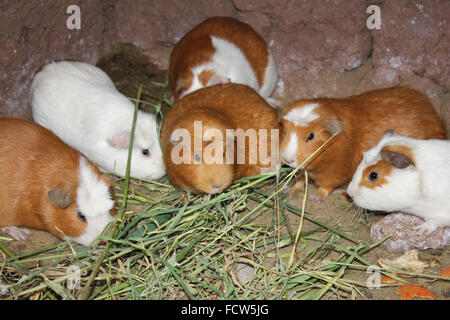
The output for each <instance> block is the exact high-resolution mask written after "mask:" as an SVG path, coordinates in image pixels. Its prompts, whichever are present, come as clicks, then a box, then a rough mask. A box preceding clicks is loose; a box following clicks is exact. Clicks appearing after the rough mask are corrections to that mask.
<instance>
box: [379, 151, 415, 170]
mask: <svg viewBox="0 0 450 320" xmlns="http://www.w3.org/2000/svg"><path fill="white" fill-rule="evenodd" d="M380 155H381V158H382V159H383V160H384V161H386V162H389V163H390V164H392V165H393V166H394V167H396V168H398V169H405V168H406V167H408V166H409V165H411V164H412V165H414V162H413V161H412V160H411V159H410V158H409V157H408V156H407V155H405V154H403V153H400V152H395V151H391V150H386V149H383V150H381V152H380Z"/></svg>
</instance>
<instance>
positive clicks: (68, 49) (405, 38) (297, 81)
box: [0, 0, 450, 129]
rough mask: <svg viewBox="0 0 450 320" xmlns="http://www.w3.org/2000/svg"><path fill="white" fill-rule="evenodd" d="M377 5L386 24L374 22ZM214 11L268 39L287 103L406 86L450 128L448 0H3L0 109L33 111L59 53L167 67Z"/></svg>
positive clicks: (21, 112)
mask: <svg viewBox="0 0 450 320" xmlns="http://www.w3.org/2000/svg"><path fill="white" fill-rule="evenodd" d="M372 4H375V5H377V6H378V8H380V17H381V25H380V28H379V29H369V28H368V27H367V20H368V19H369V18H370V17H371V16H372V14H371V13H367V8H368V7H369V6H370V5H372ZM70 5H76V6H78V8H79V9H80V10H79V16H78V18H79V22H80V25H79V27H80V29H76V28H75V29H71V28H73V27H74V24H73V22H74V21H75V20H73V19H74V16H73V14H75V13H76V12H75V11H70V10H69V12H68V7H69V6H70ZM215 15H226V16H232V17H235V18H238V19H240V20H242V21H245V22H247V23H249V24H250V25H252V26H253V27H254V28H255V29H256V30H257V31H258V32H259V33H260V34H261V35H262V36H263V37H264V38H265V39H266V40H267V42H268V43H269V44H270V45H271V48H272V51H273V54H274V56H275V59H276V62H277V66H278V69H279V72H280V76H281V79H280V82H279V85H278V87H277V89H276V93H275V96H277V97H279V98H281V99H282V100H283V101H285V102H286V103H288V102H290V101H292V100H293V99H295V98H308V97H317V96H324V95H326V96H333V97H343V96H346V95H350V94H356V93H360V92H363V91H367V90H370V89H374V88H381V87H387V86H393V85H398V84H406V85H410V86H411V87H414V88H417V89H419V90H421V91H422V92H424V93H426V94H427V95H428V96H429V97H430V98H431V100H432V101H433V104H434V106H435V107H436V109H437V110H438V112H439V113H440V114H441V116H442V117H443V118H444V119H445V121H446V123H447V127H448V128H449V129H450V93H449V90H448V89H449V87H450V74H449V70H450V61H449V48H450V35H449V31H450V26H449V21H448V20H449V17H450V2H449V1H448V0H422V1H419V0H414V1H413V0H396V1H392V0H378V1H366V0H335V1H327V0H318V1H316V0H314V1H312V0H303V1H300V0H192V1H183V0H152V1H148V0H134V1H129V0H105V1H89V0H71V1H37V0H33V1H25V0H23V1H14V0H4V1H2V2H1V4H0V21H2V23H1V25H0V43H2V45H1V46H0V75H1V82H0V116H14V117H22V118H30V106H29V102H28V91H29V87H30V84H31V80H32V76H33V73H34V72H35V71H36V70H37V69H38V68H39V67H40V66H42V65H43V64H45V63H47V62H49V61H51V60H61V59H76V60H82V61H86V62H90V63H93V64H95V63H96V61H97V60H98V58H99V56H100V55H101V54H102V53H103V52H105V51H106V50H108V48H110V46H111V45H112V44H114V43H117V42H124V43H132V44H134V45H136V46H138V47H140V48H141V49H142V50H143V51H144V52H145V54H146V55H147V56H148V57H149V59H151V60H152V61H153V62H154V63H156V64H157V65H159V66H160V67H161V68H167V66H168V57H169V54H170V50H171V48H172V47H173V45H174V44H175V43H176V42H177V40H179V39H180V38H181V37H182V36H183V34H184V33H185V32H186V31H188V30H189V29H190V28H192V27H193V26H194V25H196V24H197V23H199V22H200V21H202V20H203V19H205V18H207V17H210V16H215ZM68 26H69V27H68Z"/></svg>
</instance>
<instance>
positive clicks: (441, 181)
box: [347, 130, 450, 230]
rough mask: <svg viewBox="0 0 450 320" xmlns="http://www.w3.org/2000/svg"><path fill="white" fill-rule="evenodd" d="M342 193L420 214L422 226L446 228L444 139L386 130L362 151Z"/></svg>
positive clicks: (448, 170)
mask: <svg viewBox="0 0 450 320" xmlns="http://www.w3.org/2000/svg"><path fill="white" fill-rule="evenodd" d="M347 193H348V194H349V195H350V196H351V197H352V198H353V201H354V202H355V203H356V204H357V205H358V206H360V207H363V208H367V209H370V210H379V211H387V212H392V211H402V212H405V213H411V214H414V215H417V216H419V217H422V218H423V219H424V220H425V224H424V226H423V227H425V228H426V229H430V230H434V229H435V228H437V227H445V226H450V141H448V140H438V139H430V140H420V139H414V138H409V137H405V136H402V135H399V134H395V133H393V132H392V130H388V131H386V133H385V135H384V136H383V138H382V139H381V140H380V141H379V142H378V144H377V145H376V146H375V147H373V148H372V149H370V150H368V151H366V152H365V153H364V157H363V160H362V162H361V163H360V165H359V167H358V169H357V170H356V172H355V174H354V176H353V179H352V181H351V183H350V184H349V186H348V190H347ZM423 227H422V228H423Z"/></svg>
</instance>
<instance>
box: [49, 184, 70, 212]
mask: <svg viewBox="0 0 450 320" xmlns="http://www.w3.org/2000/svg"><path fill="white" fill-rule="evenodd" d="M48 197H49V198H50V201H51V202H52V203H53V204H55V205H57V206H58V207H60V208H61V209H65V208H67V207H68V206H70V205H71V204H72V202H73V195H72V193H71V192H68V191H67V190H65V189H64V188H63V187H56V188H54V189H52V190H50V191H49V192H48Z"/></svg>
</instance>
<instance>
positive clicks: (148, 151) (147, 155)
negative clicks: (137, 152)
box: [142, 149, 150, 157]
mask: <svg viewBox="0 0 450 320" xmlns="http://www.w3.org/2000/svg"><path fill="white" fill-rule="evenodd" d="M142 154H143V155H144V156H146V157H149V156H150V150H148V149H144V150H142Z"/></svg>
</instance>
